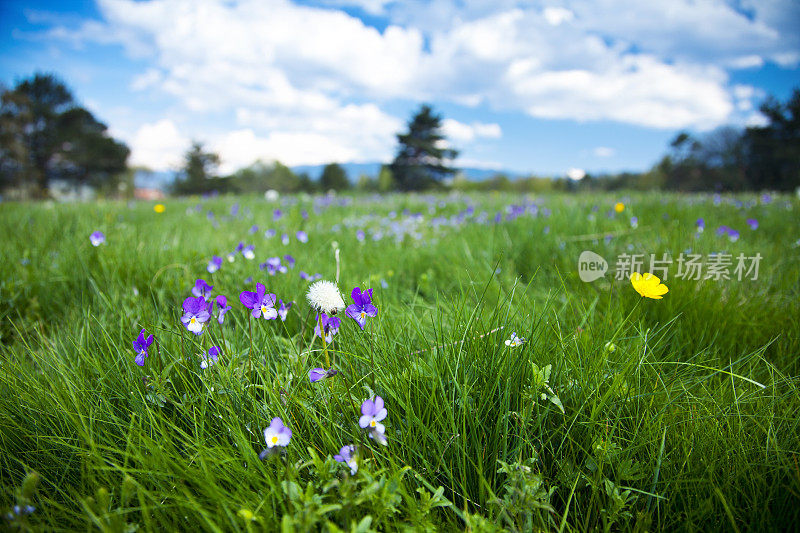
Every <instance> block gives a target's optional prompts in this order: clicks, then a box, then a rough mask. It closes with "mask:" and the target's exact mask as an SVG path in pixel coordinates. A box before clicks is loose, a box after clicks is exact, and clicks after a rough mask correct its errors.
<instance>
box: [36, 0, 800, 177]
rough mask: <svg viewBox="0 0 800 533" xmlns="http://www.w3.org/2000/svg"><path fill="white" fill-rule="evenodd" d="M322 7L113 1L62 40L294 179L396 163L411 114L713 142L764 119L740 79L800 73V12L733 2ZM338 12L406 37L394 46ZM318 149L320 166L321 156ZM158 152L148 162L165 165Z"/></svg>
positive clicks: (227, 148)
mask: <svg viewBox="0 0 800 533" xmlns="http://www.w3.org/2000/svg"><path fill="white" fill-rule="evenodd" d="M322 3H323V7H312V6H308V5H298V4H294V3H292V2H291V1H289V0H238V1H237V0H206V1H204V2H202V3H196V2H191V1H189V0H152V1H148V2H136V1H133V0H99V10H100V12H101V14H102V16H103V18H104V22H98V21H87V22H85V23H84V24H83V25H82V26H81V27H80V28H79V29H77V30H75V29H67V28H64V27H55V28H53V29H51V30H50V31H49V32H48V33H47V34H46V35H47V36H48V37H50V38H55V39H59V40H62V41H64V40H66V41H68V42H70V43H72V44H73V45H75V46H82V45H84V44H85V43H86V42H95V43H101V44H112V43H119V44H122V45H123V46H124V47H125V49H126V50H127V51H128V52H129V54H131V55H132V56H135V57H137V58H146V59H147V60H149V61H150V62H151V63H152V66H151V67H150V68H149V69H148V70H145V71H144V72H143V73H142V74H140V75H139V76H137V77H136V78H135V79H134V80H133V81H132V85H131V88H132V89H133V90H140V91H160V92H162V93H165V94H168V95H171V96H172V97H174V98H175V99H176V100H177V101H178V102H179V103H180V104H181V106H182V109H181V111H183V112H189V113H191V114H194V115H197V116H211V114H213V116H215V117H217V116H223V117H224V116H227V117H229V120H230V117H235V124H236V125H235V126H234V127H235V128H236V131H233V132H230V133H229V134H227V135H229V137H226V132H224V131H221V132H219V131H218V132H217V133H216V134H214V135H212V136H211V138H212V139H215V140H216V142H218V143H219V146H220V147H221V149H222V150H221V151H224V152H225V154H227V156H226V155H225V154H223V157H227V160H229V161H245V160H247V159H249V158H250V155H248V154H252V155H254V156H255V155H259V156H261V155H265V154H266V155H268V154H272V153H275V152H276V150H278V149H281V150H286V151H287V152H286V155H284V154H277V155H278V156H279V157H280V158H281V160H284V161H286V162H288V163H291V162H293V161H297V162H310V161H312V160H313V161H318V160H320V159H321V158H323V155H320V154H322V153H324V157H328V158H334V157H335V158H337V159H339V160H342V161H344V160H346V159H345V158H364V159H371V160H374V159H376V158H378V157H380V158H386V157H389V155H390V154H391V149H392V146H393V144H394V133H396V132H397V131H398V130H399V129H400V128H401V127H402V121H400V120H399V119H398V118H397V117H394V116H392V115H390V114H388V113H386V112H384V111H383V110H382V106H384V105H385V104H386V103H387V102H389V101H393V100H405V101H408V100H411V101H431V102H434V104H436V103H438V102H444V101H447V102H455V103H459V104H461V105H465V106H478V105H481V106H486V108H488V109H490V110H501V111H511V112H519V111H522V112H524V113H527V114H528V115H530V116H533V117H538V118H548V119H564V120H577V121H595V120H612V121H617V122H622V123H626V124H635V125H639V126H644V127H650V128H666V129H672V128H687V127H693V128H697V129H701V130H705V129H711V128H713V127H716V126H718V125H720V124H722V123H725V122H727V121H729V120H730V119H731V117H732V116H734V115H736V116H743V114H744V113H748V112H749V111H750V110H751V109H752V107H753V106H752V101H753V99H754V98H757V97H758V94H751V95H749V96H748V95H746V94H744V93H743V92H742V90H741V89H737V88H736V87H730V81H729V76H728V70H727V69H738V68H751V67H757V66H759V65H761V64H763V63H764V62H765V61H775V62H778V63H779V64H781V65H796V64H798V62H800V54H798V52H797V50H798V49H800V37H799V36H800V32H797V31H796V30H797V23H796V21H797V20H800V7H798V6H800V4H798V3H797V2H796V1H794V0H771V1H759V2H755V1H754V0H743V1H742V2H740V4H741V8H740V9H739V10H737V9H736V8H734V7H733V6H732V5H731V4H730V3H729V2H726V1H724V0H708V1H704V2H695V1H693V0H652V1H649V2H641V1H640V0H573V1H571V2H564V3H563V5H559V6H557V5H551V6H546V7H544V8H542V7H541V6H532V5H530V4H529V3H526V2H517V1H516V0H478V1H474V2H455V1H453V0H433V1H430V2H422V1H420V0H411V1H409V2H392V1H388V0H323V2H322ZM337 6H356V7H359V8H361V9H362V10H364V11H366V12H368V13H371V14H373V15H380V16H382V17H385V18H386V20H388V25H387V26H386V28H385V29H383V30H381V31H379V30H378V29H376V28H375V27H372V26H370V25H368V24H367V23H365V22H363V21H362V20H360V19H358V18H357V17H353V16H350V15H348V14H347V13H345V12H344V11H341V10H338V9H336V7H337ZM745 12H748V13H750V14H751V16H746V15H745V14H744V13H745ZM621 13H624V16H621V15H620V14H621ZM795 15H797V16H795ZM792 20H794V21H795V22H792ZM365 102H374V103H365ZM737 114H738V115H737ZM162 122H163V121H162ZM159 124H161V123H159ZM145 126H148V125H145ZM145 126H142V128H144V127H145ZM149 126H152V124H150V125H149ZM173 126H174V124H173ZM162 127H163V125H162ZM227 127H228V128H230V127H231V126H230V124H228V126H227ZM446 132H447V134H448V136H449V137H450V138H451V139H452V140H453V141H460V142H464V143H469V142H472V141H474V140H475V139H479V138H498V137H500V136H501V135H502V131H501V129H500V126H499V125H498V124H485V123H480V122H474V123H471V124H466V123H464V122H459V121H457V120H454V119H449V120H448V121H447V124H446ZM142 141H143V142H142V143H139V144H141V145H142V146H145V145H146V143H144V140H142ZM234 141H236V142H239V143H241V146H234V144H235V143H234ZM292 143H295V144H292ZM315 143H316V144H317V145H318V151H317V152H314V151H313V150H310V149H307V148H306V145H310V144H315ZM242 146H246V147H247V149H246V150H245V149H244V148H242ZM133 148H134V158H136V157H140V156H139V155H138V154H137V153H136V150H138V149H137V148H136V146H134V147H133ZM146 149H147V150H148V152H147V154H149V155H147V156H145V155H142V156H141V157H142V158H145V159H153V160H162V159H163V157H161V158H160V157H156V156H155V155H154V154H155V151H154V147H146ZM303 158H308V160H307V161H306V160H303ZM226 164H227V163H226ZM231 164H232V163H231Z"/></svg>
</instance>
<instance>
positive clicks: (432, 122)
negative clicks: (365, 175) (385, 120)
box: [390, 104, 458, 191]
mask: <svg viewBox="0 0 800 533" xmlns="http://www.w3.org/2000/svg"><path fill="white" fill-rule="evenodd" d="M441 127H442V117H441V116H440V115H436V114H434V113H433V110H432V109H431V106H429V105H427V104H425V105H422V106H421V107H420V109H419V111H417V113H416V114H415V115H414V116H413V117H412V118H411V120H410V121H409V123H408V132H407V133H399V134H397V141H398V143H399V144H400V146H399V148H398V151H397V155H396V156H395V158H394V161H393V162H392V164H391V167H390V168H391V170H392V174H393V176H394V179H395V181H396V183H397V186H398V187H399V188H400V189H401V190H404V191H416V190H421V189H426V188H428V187H431V186H433V185H435V184H438V183H440V182H441V181H442V180H443V179H444V178H446V177H447V176H450V175H452V174H454V173H455V171H456V169H454V168H452V167H450V166H448V162H449V161H452V160H453V159H455V158H456V157H457V156H458V151H456V150H453V149H452V148H447V147H446V140H445V138H444V135H442V133H441Z"/></svg>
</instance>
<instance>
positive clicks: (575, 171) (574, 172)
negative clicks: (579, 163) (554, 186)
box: [567, 168, 586, 181]
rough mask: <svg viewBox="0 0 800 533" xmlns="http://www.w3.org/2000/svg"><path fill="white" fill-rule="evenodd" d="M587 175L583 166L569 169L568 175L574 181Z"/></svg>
mask: <svg viewBox="0 0 800 533" xmlns="http://www.w3.org/2000/svg"><path fill="white" fill-rule="evenodd" d="M584 176H586V171H585V170H583V169H582V168H571V169H569V170H567V177H568V178H569V179H571V180H573V181H577V180H580V179H583V177H584Z"/></svg>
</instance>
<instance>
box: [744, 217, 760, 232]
mask: <svg viewBox="0 0 800 533" xmlns="http://www.w3.org/2000/svg"><path fill="white" fill-rule="evenodd" d="M747 225H748V226H750V229H752V230H756V229H758V220H756V219H754V218H748V219H747Z"/></svg>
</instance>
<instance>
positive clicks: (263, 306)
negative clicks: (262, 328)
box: [261, 305, 267, 314]
mask: <svg viewBox="0 0 800 533" xmlns="http://www.w3.org/2000/svg"><path fill="white" fill-rule="evenodd" d="M261 312H262V313H264V314H266V313H267V306H266V305H262V306H261Z"/></svg>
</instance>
